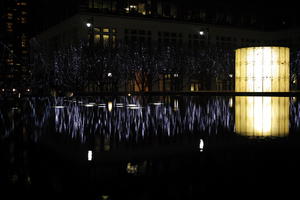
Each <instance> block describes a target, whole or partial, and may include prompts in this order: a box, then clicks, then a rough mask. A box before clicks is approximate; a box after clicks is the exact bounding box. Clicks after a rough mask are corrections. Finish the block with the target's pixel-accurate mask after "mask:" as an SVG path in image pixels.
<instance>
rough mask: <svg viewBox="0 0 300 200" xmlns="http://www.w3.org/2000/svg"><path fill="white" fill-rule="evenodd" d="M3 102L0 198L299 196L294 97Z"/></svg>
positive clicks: (299, 136)
mask: <svg viewBox="0 0 300 200" xmlns="http://www.w3.org/2000/svg"><path fill="white" fill-rule="evenodd" d="M0 103H1V108H0V150H1V151H0V163H1V164H0V184H1V185H0V186H1V192H0V195H1V198H0V199H24V198H30V199H60V198H61V197H64V198H67V199H71V198H77V197H81V199H200V198H202V197H203V196H209V197H215V196H221V197H222V198H227V197H230V198H231V197H237V198H244V197H248V196H251V197H255V198H257V197H261V195H265V196H266V197H271V196H272V197H274V196H275V197H276V196H277V195H285V196H286V197H288V196H293V195H299V194H298V193H299V192H298V191H299V186H298V181H299V178H300V162H299V161H300V155H299V153H300V151H299V149H300V103H299V100H298V99H297V98H296V97H237V96H236V97H226V96H223V97H216V96H210V97H205V96H204V97H203V96H202V97H195V96H194V97H190V96H185V97H182V96H166V97H158V96H153V97H149V96H148V97H140V96H130V97H76V98H75V97H74V98H45V97H43V98H37V97H36V98H24V99H17V100H10V101H8V100H0ZM2 197H3V198H2Z"/></svg>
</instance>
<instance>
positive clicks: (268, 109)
mask: <svg viewBox="0 0 300 200" xmlns="http://www.w3.org/2000/svg"><path fill="white" fill-rule="evenodd" d="M289 107H290V102H289V98H288V97H235V127H236V132H237V133H238V134H241V135H245V136H250V137H270V136H272V137H283V136H287V135H288V133H289Z"/></svg>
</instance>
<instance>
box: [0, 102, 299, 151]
mask: <svg viewBox="0 0 300 200" xmlns="http://www.w3.org/2000/svg"><path fill="white" fill-rule="evenodd" d="M238 98H240V99H238ZM243 98H244V99H243ZM243 98H242V97H236V100H235V102H233V108H235V109H236V111H235V112H236V113H235V114H236V119H235V120H236V125H235V124H234V123H235V122H234V117H233V113H232V109H231V108H230V105H231V100H230V98H227V97H212V98H209V99H205V100H203V99H200V98H195V97H184V98H181V99H178V98H176V99H174V100H172V101H170V102H169V103H166V102H165V101H164V103H160V105H153V103H141V102H142V101H140V100H139V98H137V97H128V96H126V97H120V98H118V99H115V100H111V99H110V100H105V98H96V99H90V98H71V99H66V98H27V99H22V105H18V106H16V105H13V106H11V107H9V106H1V107H0V136H1V137H8V136H9V135H11V134H14V132H15V129H16V127H19V126H24V125H26V127H29V131H30V133H31V135H30V137H31V138H33V139H34V141H37V140H38V138H39V137H40V135H41V134H43V133H48V132H51V131H57V132H59V133H64V134H67V135H69V136H70V137H71V138H74V139H75V138H77V139H80V140H81V142H86V139H87V137H89V136H91V135H99V136H104V138H107V139H111V142H112V141H115V140H122V141H126V140H129V139H130V140H131V141H134V140H136V141H137V140H140V139H142V138H145V137H148V136H150V137H152V136H156V135H165V136H176V135H182V134H190V133H196V134H197V133H201V134H205V135H211V134H224V130H227V132H233V130H234V129H235V131H236V132H238V133H240V134H242V135H251V136H259V135H262V136H267V135H271V136H283V135H287V134H288V129H289V128H290V129H291V132H294V133H296V132H299V130H300V104H299V101H298V99H295V98H291V99H290V100H289V99H288V98H283V99H284V100H281V99H282V98H279V97H276V98H270V97H269V98H266V99H265V100H261V98H262V97H258V98H257V100H255V98H253V97H250V98H252V99H250V100H249V98H248V100H246V97H243ZM241 99H243V100H241ZM259 99H260V100H259ZM89 102H95V103H89ZM108 102H111V106H112V110H111V111H109V108H108ZM152 102H153V101H152ZM154 102H155V101H154ZM251 102H252V106H251ZM270 102H271V106H270V105H269V106H268V105H265V104H266V103H270ZM1 103H2V102H1ZM86 104H89V105H93V106H91V107H86V106H85V105H86ZM2 105H4V104H2ZM56 105H57V106H58V107H55V106H56ZM179 105H180V106H179ZM15 107H18V108H19V109H18V110H16V109H14V110H13V109H12V108H15ZM131 107H133V108H134V109H130V108H131ZM263 107H264V108H263ZM259 108H263V110H260V111H259ZM254 109H255V112H254ZM265 111H266V113H265ZM270 112H271V113H272V114H270ZM242 113H244V114H242ZM259 113H260V116H259V117H255V118H253V117H252V119H251V115H252V116H253V114H254V115H257V114H259ZM276 113H277V114H276ZM262 121H263V122H264V124H262V123H260V122H262ZM277 121H279V122H278V123H277ZM289 121H290V123H289ZM53 122H54V123H53ZM246 122H247V123H248V122H250V125H246ZM53 124H54V125H55V126H54V129H53ZM251 124H252V125H251ZM254 124H257V125H255V126H254ZM251 127H252V128H251ZM250 130H252V133H251V131H250ZM254 130H257V131H258V130H263V133H260V134H256V133H254ZM255 134H256V135H255ZM112 137H113V139H112ZM108 149H109V148H106V150H108Z"/></svg>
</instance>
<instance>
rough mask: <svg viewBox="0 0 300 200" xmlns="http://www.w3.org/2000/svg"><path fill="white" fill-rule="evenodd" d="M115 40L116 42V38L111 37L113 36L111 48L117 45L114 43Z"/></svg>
mask: <svg viewBox="0 0 300 200" xmlns="http://www.w3.org/2000/svg"><path fill="white" fill-rule="evenodd" d="M116 40H117V39H116V36H115V35H113V36H112V46H113V47H115V46H116V44H117V41H116Z"/></svg>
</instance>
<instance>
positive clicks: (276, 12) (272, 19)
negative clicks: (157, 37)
mask: <svg viewBox="0 0 300 200" xmlns="http://www.w3.org/2000/svg"><path fill="white" fill-rule="evenodd" d="M173 1H177V2H178V3H179V4H182V5H185V4H191V5H193V6H194V7H200V8H201V7H203V8H205V9H206V10H226V12H229V13H230V12H232V13H247V15H255V16H256V17H257V18H258V19H259V20H260V21H263V23H264V26H265V27H266V29H268V28H270V29H276V28H277V27H278V24H281V25H283V26H282V27H283V28H290V27H294V26H298V27H299V25H300V22H299V18H300V14H299V13H300V12H298V6H297V5H296V1H291V0H285V1H272V2H271V1H262V0H260V1H259V0H254V1H233V0H227V1H222V0H207V1H202V0H185V1H182V0H173ZM173 1H172V2H173ZM29 2H30V3H29V6H30V11H31V12H30V14H31V20H30V21H31V28H30V30H31V35H33V36H34V35H35V34H38V33H40V32H41V31H43V30H45V29H47V28H48V27H49V26H51V25H53V24H54V23H55V22H57V21H59V20H60V19H63V18H65V16H60V15H58V14H57V13H59V10H63V9H65V8H67V7H70V5H74V4H76V2H77V0H63V1H62V0H30V1H29ZM282 27H281V28H282Z"/></svg>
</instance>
